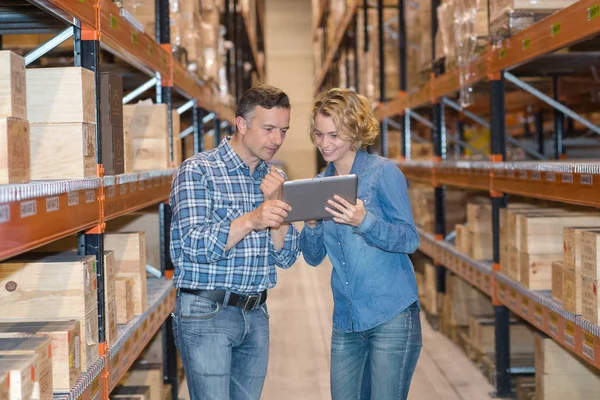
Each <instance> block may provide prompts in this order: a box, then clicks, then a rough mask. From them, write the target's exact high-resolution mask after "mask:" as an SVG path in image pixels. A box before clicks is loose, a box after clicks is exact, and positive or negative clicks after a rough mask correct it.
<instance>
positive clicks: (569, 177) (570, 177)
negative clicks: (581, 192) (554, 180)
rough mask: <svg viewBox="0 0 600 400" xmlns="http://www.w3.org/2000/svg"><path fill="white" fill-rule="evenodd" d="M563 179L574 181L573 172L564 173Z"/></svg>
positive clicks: (564, 181) (565, 181)
mask: <svg viewBox="0 0 600 400" xmlns="http://www.w3.org/2000/svg"><path fill="white" fill-rule="evenodd" d="M562 181H563V183H573V174H563V176H562Z"/></svg>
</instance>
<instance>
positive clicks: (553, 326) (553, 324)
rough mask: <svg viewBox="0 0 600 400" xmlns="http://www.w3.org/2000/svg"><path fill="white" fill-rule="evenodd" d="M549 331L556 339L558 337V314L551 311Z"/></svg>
mask: <svg viewBox="0 0 600 400" xmlns="http://www.w3.org/2000/svg"><path fill="white" fill-rule="evenodd" d="M548 330H549V331H550V334H551V335H552V336H554V337H558V314H557V313H555V312H554V311H550V320H549V321H548Z"/></svg>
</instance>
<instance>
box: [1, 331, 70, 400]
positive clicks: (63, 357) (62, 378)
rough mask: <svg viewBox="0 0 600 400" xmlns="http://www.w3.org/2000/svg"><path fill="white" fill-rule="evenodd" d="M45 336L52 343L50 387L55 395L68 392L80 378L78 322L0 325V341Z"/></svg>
mask: <svg viewBox="0 0 600 400" xmlns="http://www.w3.org/2000/svg"><path fill="white" fill-rule="evenodd" d="M38 336H45V337H47V338H49V339H50V340H51V343H52V383H53V386H54V391H62V392H65V391H69V390H71V389H72V388H73V387H74V386H75V382H76V381H77V379H79V376H80V375H81V352H80V337H81V329H80V325H79V322H78V321H73V320H71V321H54V322H5V323H0V338H2V339H6V338H30V337H38Z"/></svg>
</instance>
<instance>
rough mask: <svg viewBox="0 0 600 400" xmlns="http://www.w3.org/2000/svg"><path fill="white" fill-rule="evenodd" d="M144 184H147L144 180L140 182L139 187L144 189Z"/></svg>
mask: <svg viewBox="0 0 600 400" xmlns="http://www.w3.org/2000/svg"><path fill="white" fill-rule="evenodd" d="M144 186H145V184H144V181H139V182H138V188H139V189H140V191H142V190H144Z"/></svg>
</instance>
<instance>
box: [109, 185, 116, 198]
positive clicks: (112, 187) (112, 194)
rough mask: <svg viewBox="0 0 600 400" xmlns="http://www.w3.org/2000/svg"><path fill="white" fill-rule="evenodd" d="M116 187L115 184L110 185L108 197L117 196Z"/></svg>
mask: <svg viewBox="0 0 600 400" xmlns="http://www.w3.org/2000/svg"><path fill="white" fill-rule="evenodd" d="M115 192H116V189H115V187H114V186H109V187H108V197H115Z"/></svg>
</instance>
